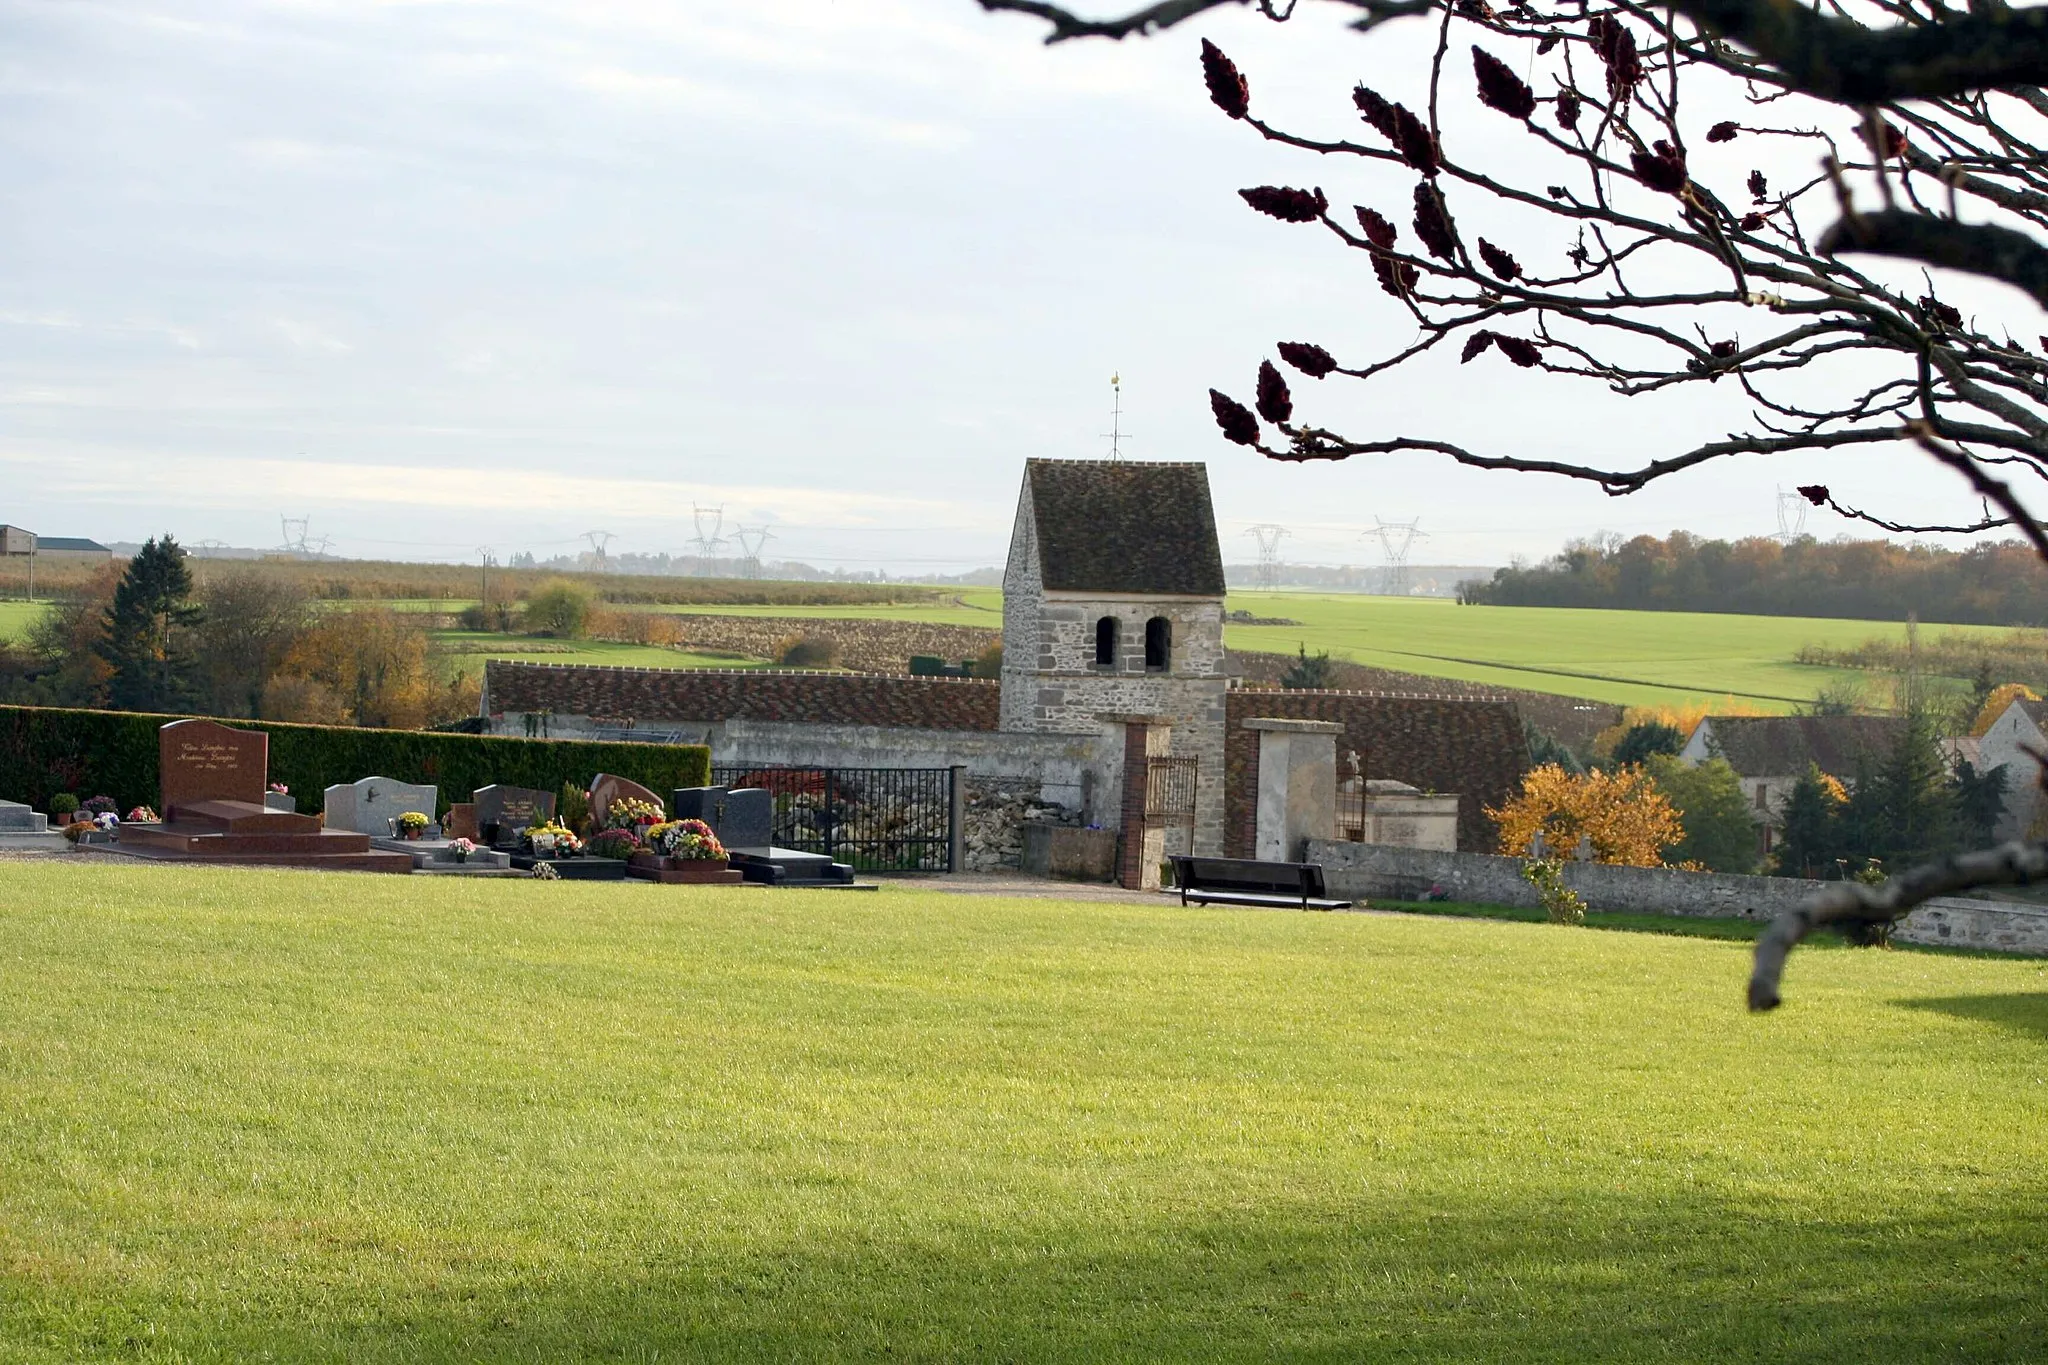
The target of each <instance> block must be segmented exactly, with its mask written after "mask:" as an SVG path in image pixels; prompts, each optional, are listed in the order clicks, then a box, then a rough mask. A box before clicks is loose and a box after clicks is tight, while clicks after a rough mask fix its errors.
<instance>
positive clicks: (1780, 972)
mask: <svg viewBox="0 0 2048 1365" xmlns="http://www.w3.org/2000/svg"><path fill="white" fill-rule="evenodd" d="M2044 878H2048V846H2044V845H2041V844H2023V843H2017V842H2015V843H2009V844H2000V845H1999V846H1998V847H1996V848H1988V849H1984V850H1981V851H1980V852H1976V853H1959V854H1956V855H1955V856H1954V857H1949V858H1943V859H1941V860H1939V861H1937V862H1932V863H1928V864H1926V865H1925V866H1922V867H1916V868H1913V869H1912V870H1911V871H1909V872H1902V873H1900V874H1899V875H1898V876H1896V877H1893V878H1891V879H1889V880H1888V881H1886V882H1885V883H1884V884H1883V885H1881V886H1863V885H1861V884H1859V883H1857V882H1832V883H1830V884H1829V885H1828V887H1827V888H1826V889H1825V890H1822V891H1816V892H1814V894H1813V895H1812V896H1811V897H1809V898H1808V899H1807V901H1806V903H1805V904H1803V905H1801V906H1799V907H1798V908H1797V909H1795V910H1788V911H1786V912H1785V913H1784V914H1782V915H1780V916H1778V918H1777V919H1775V920H1773V921H1771V927H1770V928H1769V929H1767V930H1765V931H1764V934H1763V937H1762V938H1759V939H1758V940H1757V943H1756V959H1755V962H1754V964H1753V966H1752V967H1751V969H1750V976H1749V1007H1750V1008H1751V1009H1753V1010H1771V1009H1776V1008H1777V1007H1778V1005H1779V1003H1780V997H1779V993H1778V986H1779V983H1780V980H1781V979H1782V978H1783V976H1784V974H1785V959H1786V957H1787V956H1789V955H1790V953H1791V952H1792V950H1793V949H1794V948H1796V947H1797V946H1798V945H1799V944H1800V943H1802V942H1804V941H1805V940H1806V938H1807V937H1808V936H1809V935H1811V934H1812V933H1813V932H1814V931H1815V930H1816V929H1823V928H1826V927H1827V926H1828V925H1830V924H1841V923H1844V922H1847V921H1852V920H1853V921H1862V922H1864V923H1867V924H1888V923H1891V922H1892V921H1894V920H1898V919H1900V918H1903V917H1904V916H1905V914H1906V913H1907V912H1908V911H1910V910H1911V909H1912V908H1913V907H1914V906H1916V905H1923V904H1925V903H1926V902H1928V901H1930V900H1933V899H1934V898H1935V897H1936V896H1951V895H1954V894H1955V893H1956V892H1958V891H1968V890H1971V889H1973V888H1975V887H1980V886H2013V885H2021V886H2024V885H2026V884H2027V883H2029V882H2037V881H2041V880H2042V879H2044Z"/></svg>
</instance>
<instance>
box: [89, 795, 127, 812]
mask: <svg viewBox="0 0 2048 1365" xmlns="http://www.w3.org/2000/svg"><path fill="white" fill-rule="evenodd" d="M79 809H80V810H82V811H84V812H85V813H86V814H87V815H91V816H101V815H114V816H118V815H119V814H120V813H121V805H120V803H119V802H118V801H116V800H114V798H113V797H111V796H95V797H92V798H91V799H89V800H88V801H86V803H85V804H84V805H82V806H80V807H79Z"/></svg>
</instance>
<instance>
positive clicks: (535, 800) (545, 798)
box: [476, 782, 555, 844]
mask: <svg viewBox="0 0 2048 1365" xmlns="http://www.w3.org/2000/svg"><path fill="white" fill-rule="evenodd" d="M554 818H555V794H554V793H553V792H544V791H537V790H535V789H534V788H532V787H505V786H500V785H498V784H497V783H495V782H494V783H492V784H491V785H490V786H488V787H478V788H477V789H476V827H477V829H478V830H480V831H481V832H482V834H483V836H484V838H486V839H488V840H490V841H491V842H492V843H493V844H502V843H504V842H505V841H506V840H508V839H509V840H510V841H511V842H512V843H513V844H517V843H518V842H519V832H520V831H521V830H523V829H527V828H529V827H531V826H532V824H533V823H534V821H535V820H536V819H540V820H552V819H554Z"/></svg>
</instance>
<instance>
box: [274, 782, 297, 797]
mask: <svg viewBox="0 0 2048 1365" xmlns="http://www.w3.org/2000/svg"><path fill="white" fill-rule="evenodd" d="M270 794H271V795H272V796H290V795H291V794H292V789H291V788H290V787H287V786H286V785H285V784H284V783H282V782H273V783H271V784H270Z"/></svg>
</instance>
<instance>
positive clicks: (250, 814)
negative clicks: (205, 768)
mask: <svg viewBox="0 0 2048 1365" xmlns="http://www.w3.org/2000/svg"><path fill="white" fill-rule="evenodd" d="M173 818H174V820H175V821H176V823H178V824H194V825H205V826H207V827H209V828H211V829H215V830H219V831H222V832H224V833H228V834H317V833H319V832H320V821H319V819H318V818H317V817H315V816H311V815H300V814H298V813H296V812H293V811H279V810H270V809H267V808H266V807H263V806H252V805H250V804H249V803H248V802H246V801H192V802H188V803H187V804H185V805H182V806H179V807H178V813H177V815H176V816H175V817H173Z"/></svg>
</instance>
